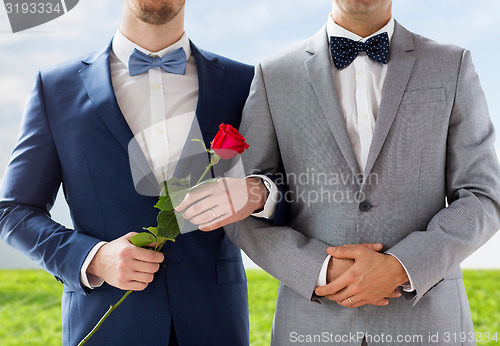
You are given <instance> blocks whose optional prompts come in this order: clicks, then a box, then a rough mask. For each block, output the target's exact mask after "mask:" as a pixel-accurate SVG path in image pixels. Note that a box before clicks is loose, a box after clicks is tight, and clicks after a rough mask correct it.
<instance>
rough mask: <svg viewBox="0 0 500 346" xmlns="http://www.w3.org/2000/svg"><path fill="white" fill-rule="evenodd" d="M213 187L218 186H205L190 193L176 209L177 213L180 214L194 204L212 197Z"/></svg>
mask: <svg viewBox="0 0 500 346" xmlns="http://www.w3.org/2000/svg"><path fill="white" fill-rule="evenodd" d="M211 185H216V184H208V185H207V186H203V187H201V188H199V189H196V190H193V191H191V192H189V193H188V194H187V195H186V197H184V200H183V201H182V202H181V204H179V205H178V206H177V207H176V208H175V211H176V212H179V213H180V212H182V211H183V210H184V209H186V208H187V207H189V206H190V205H192V204H193V203H196V202H197V201H200V200H202V199H205V198H207V197H208V196H210V195H211V194H212V189H213V187H212V186H211Z"/></svg>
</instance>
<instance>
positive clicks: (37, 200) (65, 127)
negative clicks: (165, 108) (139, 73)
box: [0, 44, 253, 346]
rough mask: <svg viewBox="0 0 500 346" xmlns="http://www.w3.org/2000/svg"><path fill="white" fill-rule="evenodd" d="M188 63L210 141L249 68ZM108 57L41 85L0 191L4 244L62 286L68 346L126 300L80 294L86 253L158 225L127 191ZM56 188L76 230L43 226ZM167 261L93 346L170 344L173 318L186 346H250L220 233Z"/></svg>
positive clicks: (236, 280)
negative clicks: (196, 79) (194, 66)
mask: <svg viewBox="0 0 500 346" xmlns="http://www.w3.org/2000/svg"><path fill="white" fill-rule="evenodd" d="M192 52H193V53H192V54H193V55H194V57H195V60H196V64H197V69H198V77H199V86H200V89H199V102H198V107H197V118H198V121H199V124H200V128H201V131H202V133H203V138H205V139H206V140H207V142H208V141H210V140H211V139H212V138H213V137H214V136H215V134H216V133H217V131H218V126H219V124H220V123H222V122H224V123H229V124H232V125H233V126H235V127H237V126H239V123H240V118H241V111H242V108H243V105H244V103H245V100H246V97H247V95H248V91H249V87H250V83H251V80H252V78H253V68H252V67H251V66H247V65H243V64H241V63H237V62H234V61H231V60H229V59H226V58H224V57H221V56H217V55H214V54H212V53H209V52H206V51H202V50H199V49H197V48H196V46H194V45H193V44H192ZM109 56H110V46H108V47H106V48H105V49H102V50H101V51H99V52H96V53H94V54H92V55H90V56H88V57H86V58H85V59H83V60H77V61H72V62H69V63H67V64H64V65H62V66H58V67H57V68H55V69H52V70H48V71H44V72H41V73H40V74H39V75H38V78H37V81H36V85H35V88H34V90H33V91H32V93H31V96H30V99H29V102H28V104H27V107H26V111H25V114H24V119H23V123H22V128H21V135H20V139H19V142H18V145H17V147H16V149H15V150H14V153H13V155H12V159H11V162H10V164H9V166H8V168H7V170H6V172H5V177H4V180H3V183H2V187H1V190H0V201H1V202H0V233H1V237H2V239H3V240H4V241H5V242H6V243H8V244H9V245H11V246H12V247H14V248H17V249H18V250H20V251H22V252H23V253H25V254H27V255H28V256H29V257H30V258H31V259H32V260H33V261H35V262H36V263H38V264H40V265H41V266H42V267H43V268H45V269H46V270H47V271H48V272H49V273H51V274H53V275H54V276H55V277H56V278H57V279H58V280H59V281H61V282H62V283H63V284H64V293H63V299H62V323H63V343H64V344H65V345H75V344H77V343H78V342H79V341H80V340H81V339H82V338H83V337H84V336H85V335H86V334H87V333H88V332H89V331H90V330H91V329H92V327H93V325H94V324H95V323H96V322H97V321H98V320H99V318H100V317H101V316H102V315H103V314H104V313H105V311H106V310H107V309H108V307H109V305H110V304H112V303H115V302H116V301H117V300H118V299H119V298H120V297H121V295H123V291H120V290H118V289H115V288H113V287H111V286H109V285H107V284H106V283H105V284H104V285H103V286H102V287H100V288H96V289H94V290H92V291H91V290H88V289H86V288H84V287H83V286H82V285H81V282H80V268H81V266H82V263H83V262H84V260H85V258H86V256H87V254H88V252H89V251H90V250H91V249H92V247H93V246H94V245H95V244H96V243H97V242H99V241H102V240H105V241H111V240H113V239H116V238H118V237H120V236H122V235H124V234H126V233H128V232H131V231H137V232H138V231H141V230H142V227H144V226H152V225H155V219H156V215H157V210H156V209H154V208H153V205H154V204H155V202H156V200H157V198H155V197H147V196H143V195H140V194H138V193H137V192H136V190H135V187H134V183H133V179H132V175H131V170H130V166H129V155H128V152H127V146H128V143H129V141H130V140H131V139H132V137H133V135H132V132H131V130H130V128H129V127H128V125H127V123H126V121H125V119H124V117H123V115H122V113H121V111H120V109H119V107H118V104H117V102H116V98H115V95H114V92H113V88H112V84H111V77H110V60H109ZM144 102H148V100H144ZM187 143H188V142H187ZM198 145H199V144H198ZM207 145H208V143H207ZM181 158H182V157H181ZM200 174H201V172H200ZM61 183H62V186H63V189H64V194H65V197H66V200H67V202H68V205H69V207H70V210H71V217H72V220H73V223H74V228H75V229H74V230H73V229H68V228H66V227H64V226H61V225H59V224H57V223H56V222H54V221H53V220H52V219H51V218H50V214H49V211H50V209H51V207H52V205H53V203H54V199H55V197H56V194H57V191H58V189H59V187H60V185H61ZM166 252H167V256H166V257H167V260H168V267H167V269H166V270H164V271H160V272H158V273H157V274H156V277H155V280H154V281H153V283H151V284H150V285H149V286H148V288H147V289H146V290H144V291H143V292H134V293H133V294H132V295H130V296H129V298H128V299H127V300H126V301H125V302H124V303H123V304H122V305H121V306H120V308H119V309H118V310H116V311H115V312H114V313H113V314H112V315H111V317H110V318H108V320H107V321H106V322H105V323H104V325H103V326H102V327H101V329H100V330H99V331H98V332H97V333H96V334H95V336H94V337H93V338H92V339H91V341H90V342H89V343H88V344H89V345H141V344H143V343H145V342H147V344H150V345H166V344H167V341H168V339H169V335H170V326H171V319H173V322H174V324H175V328H176V333H177V338H178V339H179V342H180V344H181V345H196V346H198V345H247V344H248V343H249V326H248V303H247V287H246V276H245V272H244V268H243V266H242V262H241V255H240V250H239V249H238V248H236V247H235V246H234V245H233V244H232V243H231V242H230V241H229V240H228V238H227V237H226V235H225V233H224V232H223V231H222V230H221V229H219V230H217V231H214V232H210V233H203V232H200V231H195V232H191V233H188V234H185V235H181V236H179V237H178V240H177V242H176V243H175V244H173V243H169V244H168V245H167V248H166Z"/></svg>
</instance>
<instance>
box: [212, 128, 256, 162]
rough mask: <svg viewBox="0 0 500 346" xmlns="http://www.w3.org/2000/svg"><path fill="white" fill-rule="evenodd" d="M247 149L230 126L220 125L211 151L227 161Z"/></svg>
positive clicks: (242, 140) (241, 137)
mask: <svg viewBox="0 0 500 346" xmlns="http://www.w3.org/2000/svg"><path fill="white" fill-rule="evenodd" d="M246 149H248V144H247V143H246V142H245V137H243V136H242V135H241V134H240V133H239V132H238V130H236V129H235V128H234V127H232V126H231V125H226V124H220V125H219V132H217V134H216V135H215V138H214V140H213V141H212V150H213V151H215V153H216V154H217V155H219V156H220V157H221V158H222V159H224V160H229V159H232V158H233V157H235V156H236V155H238V154H241V153H243V152H244V151H245V150H246Z"/></svg>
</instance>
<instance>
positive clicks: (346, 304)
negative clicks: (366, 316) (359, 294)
mask: <svg viewBox="0 0 500 346" xmlns="http://www.w3.org/2000/svg"><path fill="white" fill-rule="evenodd" d="M350 299H351V301H352V303H351V302H350V301H349V300H347V299H344V300H342V301H340V302H337V304H339V305H341V306H343V307H345V308H351V309H355V308H359V307H360V306H363V305H366V303H367V302H366V301H365V300H356V298H355V297H351V298H350Z"/></svg>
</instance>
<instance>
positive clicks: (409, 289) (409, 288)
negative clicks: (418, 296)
mask: <svg viewBox="0 0 500 346" xmlns="http://www.w3.org/2000/svg"><path fill="white" fill-rule="evenodd" d="M386 255H391V256H392V257H394V258H395V259H397V260H398V262H399V263H401V266H402V267H403V269H404V270H405V272H406V276H408V279H409V280H410V281H408V282H406V283H404V284H402V285H401V287H403V291H405V292H413V291H415V286H414V285H413V281H412V280H411V276H410V274H409V273H408V270H406V267H405V265H404V264H403V262H401V261H400V260H399V258H397V257H396V256H394V255H393V254H392V253H386Z"/></svg>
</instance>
